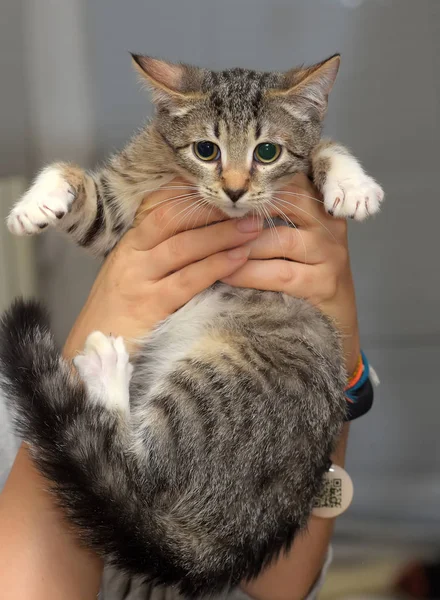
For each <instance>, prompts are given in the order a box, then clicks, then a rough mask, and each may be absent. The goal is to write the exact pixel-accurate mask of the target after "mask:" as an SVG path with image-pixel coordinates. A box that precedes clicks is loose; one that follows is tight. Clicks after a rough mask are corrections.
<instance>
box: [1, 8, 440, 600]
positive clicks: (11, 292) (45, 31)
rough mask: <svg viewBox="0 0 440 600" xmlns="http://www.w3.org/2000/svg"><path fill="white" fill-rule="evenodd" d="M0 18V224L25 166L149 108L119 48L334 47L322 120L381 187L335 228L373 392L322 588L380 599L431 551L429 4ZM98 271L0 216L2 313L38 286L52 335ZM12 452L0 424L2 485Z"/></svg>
mask: <svg viewBox="0 0 440 600" xmlns="http://www.w3.org/2000/svg"><path fill="white" fill-rule="evenodd" d="M0 11H1V12H0V15H1V20H0V81H1V94H0V216H1V218H2V222H3V217H5V216H6V214H7V212H8V210H9V208H10V206H11V204H12V203H13V201H14V200H15V199H16V198H17V197H18V196H19V195H20V193H21V190H23V189H24V187H25V186H26V185H27V183H28V181H29V179H30V178H31V177H32V176H33V175H34V174H35V172H36V171H37V170H38V169H39V168H40V167H42V166H43V165H45V164H46V163H47V162H49V161H52V160H54V159H62V160H72V161H76V162H78V163H79V164H81V165H82V166H86V167H92V166H93V165H95V164H96V162H97V161H100V160H102V159H104V158H105V157H106V156H107V155H108V154H109V153H110V152H112V151H114V150H116V149H118V148H120V147H122V146H123V145H124V143H125V142H126V140H127V139H128V137H129V136H130V134H131V133H132V132H133V131H134V130H135V129H136V128H137V127H138V126H139V125H141V124H142V121H143V120H144V119H145V118H146V117H148V116H149V115H151V110H152V109H151V105H150V103H149V100H148V97H147V95H146V94H145V92H143V91H142V90H141V89H140V86H139V85H138V83H137V79H136V76H135V74H134V72H133V70H132V68H131V63H130V57H129V54H128V52H129V51H130V50H131V51H137V52H142V53H146V54H152V55H156V56H160V57H163V58H168V59H170V60H175V61H185V62H190V63H195V64H197V65H203V66H207V67H211V68H223V67H228V66H246V67H251V68H255V69H268V70H270V69H288V68H290V67H292V66H295V65H297V64H300V63H302V62H305V63H312V62H316V61H319V60H321V59H323V58H325V57H327V56H329V55H331V54H333V53H335V52H341V54H342V66H341V71H340V74H339V77H338V81H337V84H336V86H335V88H334V91H333V93H332V96H331V100H330V110H329V115H328V119H327V126H326V130H327V133H328V134H330V135H332V136H334V137H336V138H337V139H338V140H340V141H341V142H343V143H344V144H346V145H348V146H349V147H351V148H352V149H353V151H354V152H355V154H356V155H357V156H358V157H359V158H360V159H361V160H362V162H363V163H364V164H365V166H366V168H367V170H368V171H369V172H370V173H371V174H372V175H373V176H374V177H376V178H377V179H378V180H379V181H380V182H381V184H382V185H383V187H384V188H385V191H386V194H387V200H386V202H385V205H384V209H383V212H382V213H381V215H380V216H379V217H378V218H377V219H374V220H372V221H370V222H368V223H366V224H362V225H356V224H353V225H352V226H351V230H350V237H351V250H352V262H353V269H354V273H355V279H356V284H357V295H358V303H359V315H360V324H361V334H362V342H363V347H364V349H365V351H366V352H367V353H368V356H369V358H370V360H371V362H372V364H373V365H374V367H375V368H376V370H377V372H378V374H379V377H380V379H381V386H380V388H379V389H378V391H377V394H376V403H375V406H374V410H373V411H371V412H370V414H368V415H367V416H366V417H364V418H362V419H361V420H360V421H359V423H357V422H355V423H354V424H353V426H352V432H351V439H350V446H349V451H348V467H347V469H348V471H349V472H350V474H351V475H352V478H353V480H354V485H355V499H354V503H353V505H352V507H351V509H350V510H349V512H348V513H346V515H344V516H343V517H342V518H340V519H339V520H338V521H339V522H338V528H337V534H336V539H335V549H336V560H335V565H334V568H333V571H332V573H331V575H330V577H329V581H328V583H327V588H326V589H325V590H324V593H323V596H322V597H323V598H326V597H328V598H338V599H340V598H347V599H348V598H361V597H367V596H366V594H371V593H375V594H383V597H385V593H386V589H387V588H388V587H389V582H390V581H391V579H392V578H393V577H394V575H395V573H396V570H397V571H398V570H399V568H400V566H401V564H403V563H404V562H405V561H406V560H407V559H408V558H413V557H424V556H426V557H430V556H435V555H436V553H437V549H439V550H440V464H439V462H440V461H439V458H438V457H439V455H440V436H439V433H438V432H439V425H440V402H439V400H440V394H439V385H438V382H437V374H438V371H437V369H438V363H439V359H440V315H439V310H440V281H439V267H438V260H439V252H438V242H436V241H435V240H437V239H438V224H439V222H440V202H439V192H438V173H439V167H438V161H439V159H440V155H439V147H440V146H439V139H440V103H439V99H440V78H439V73H440V2H439V0H417V1H416V0H222V1H221V2H213V1H210V0H149V1H146V0H125V1H124V2H122V0H93V2H87V1H86V0H38V2H36V1H35V0H3V1H2V3H1V9H0ZM97 267H98V264H97V262H96V261H93V260H92V259H89V258H87V257H86V256H85V255H84V254H83V253H82V252H81V251H78V250H76V249H75V248H73V247H72V246H71V245H70V244H68V243H66V241H65V240H64V239H62V238H61V237H58V236H57V235H54V234H52V233H51V232H47V233H45V234H44V235H43V236H41V237H40V238H39V239H38V240H30V239H26V240H24V239H19V240H18V241H17V240H16V239H13V238H12V236H10V235H9V233H8V232H7V230H6V227H5V226H4V225H2V224H0V308H1V309H2V310H3V309H4V308H5V307H6V306H7V304H8V303H9V302H10V301H11V299H12V298H13V297H14V296H15V295H17V294H18V293H26V294H35V295H39V296H40V297H41V298H42V299H43V300H44V301H45V302H46V304H47V305H48V306H49V308H50V310H51V313H52V316H53V323H54V328H55V332H56V336H57V338H58V340H59V341H60V343H61V342H62V341H63V340H64V339H65V337H66V335H67V332H68V331H69V328H70V326H71V325H72V323H73V320H74V319H75V316H76V315H77V314H78V312H79V310H80V308H81V306H82V303H83V302H84V300H85V298H86V296H87V293H88V290H89V288H90V285H91V282H92V281H93V277H94V274H95V272H96V269H97ZM0 411H2V408H1V405H0ZM1 422H3V423H4V424H5V423H6V414H4V413H3V412H0V423H1ZM14 447H15V442H14V441H13V440H12V439H11V438H8V437H7V436H6V435H0V465H2V466H0V486H1V483H2V480H4V478H5V476H6V475H5V474H6V466H7V464H8V463H9V461H10V459H11V457H12V456H13V453H14ZM356 594H357V595H356ZM360 594H365V596H361V595H360ZM368 597H369V596H368ZM387 597H388V596H387Z"/></svg>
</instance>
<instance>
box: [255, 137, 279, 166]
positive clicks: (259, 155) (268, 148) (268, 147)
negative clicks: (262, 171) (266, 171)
mask: <svg viewBox="0 0 440 600" xmlns="http://www.w3.org/2000/svg"><path fill="white" fill-rule="evenodd" d="M280 154H281V146H280V145H279V144H271V143H270V142H264V143H263V144H258V146H257V147H256V148H255V152H254V158H255V160H257V161H258V162H260V163H266V164H267V163H273V162H275V161H276V159H277V158H278V157H279V155H280Z"/></svg>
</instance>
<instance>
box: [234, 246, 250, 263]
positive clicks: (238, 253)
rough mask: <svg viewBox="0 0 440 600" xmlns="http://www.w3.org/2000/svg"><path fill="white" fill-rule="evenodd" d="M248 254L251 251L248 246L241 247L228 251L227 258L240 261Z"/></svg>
mask: <svg viewBox="0 0 440 600" xmlns="http://www.w3.org/2000/svg"><path fill="white" fill-rule="evenodd" d="M250 253H251V249H250V248H249V246H241V247H240V248H234V249H233V250H229V252H228V257H229V258H232V260H242V259H243V258H247V257H248V256H249V254H250Z"/></svg>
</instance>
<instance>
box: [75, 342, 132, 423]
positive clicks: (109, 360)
mask: <svg viewBox="0 0 440 600" xmlns="http://www.w3.org/2000/svg"><path fill="white" fill-rule="evenodd" d="M129 358H130V357H129V355H128V352H127V350H126V349H125V344H124V340H123V339H122V337H118V338H113V337H108V336H106V335H104V334H103V333H101V332H100V331H95V332H94V333H91V334H90V335H89V337H88V338H87V340H86V344H85V348H84V352H83V354H81V355H79V356H77V357H76V358H74V360H73V363H74V365H75V367H76V369H77V370H78V372H79V374H80V375H81V377H82V379H83V381H84V383H85V385H86V388H87V391H88V392H89V395H90V397H91V398H92V399H94V400H95V401H96V402H98V403H100V404H103V405H104V406H106V407H107V408H109V409H116V410H119V411H122V412H126V411H128V410H129V385H130V379H131V375H132V372H133V365H131V364H130V362H129Z"/></svg>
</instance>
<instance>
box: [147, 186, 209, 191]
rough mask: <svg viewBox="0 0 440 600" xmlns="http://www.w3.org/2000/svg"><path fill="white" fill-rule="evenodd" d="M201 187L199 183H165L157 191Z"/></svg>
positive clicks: (196, 188)
mask: <svg viewBox="0 0 440 600" xmlns="http://www.w3.org/2000/svg"><path fill="white" fill-rule="evenodd" d="M198 189H199V187H198V186H197V185H164V186H161V187H159V188H157V190H155V191H159V190H198Z"/></svg>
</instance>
